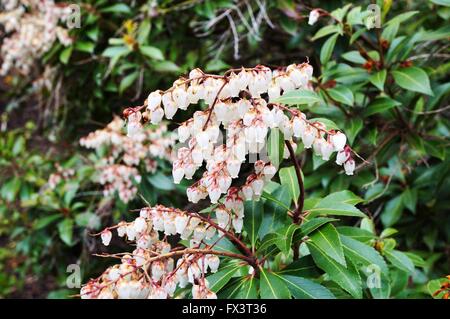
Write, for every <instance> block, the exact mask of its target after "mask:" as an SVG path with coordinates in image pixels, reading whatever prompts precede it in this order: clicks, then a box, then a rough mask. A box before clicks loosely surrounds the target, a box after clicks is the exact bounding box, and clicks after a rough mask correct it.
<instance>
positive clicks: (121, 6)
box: [99, 3, 131, 13]
mask: <svg viewBox="0 0 450 319" xmlns="http://www.w3.org/2000/svg"><path fill="white" fill-rule="evenodd" d="M99 11H100V12H103V13H131V9H130V7H129V6H128V5H126V4H125V3H116V4H114V5H112V6H109V7H106V8H103V9H100V10H99Z"/></svg>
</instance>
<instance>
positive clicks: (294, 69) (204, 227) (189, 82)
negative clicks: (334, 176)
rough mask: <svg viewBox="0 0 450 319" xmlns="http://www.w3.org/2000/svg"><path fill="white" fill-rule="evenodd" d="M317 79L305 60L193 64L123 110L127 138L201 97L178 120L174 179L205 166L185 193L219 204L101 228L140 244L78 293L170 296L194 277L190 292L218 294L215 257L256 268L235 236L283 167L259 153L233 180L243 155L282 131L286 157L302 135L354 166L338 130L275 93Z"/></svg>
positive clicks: (105, 238) (306, 142)
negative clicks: (222, 245)
mask: <svg viewBox="0 0 450 319" xmlns="http://www.w3.org/2000/svg"><path fill="white" fill-rule="evenodd" d="M311 77H312V67H311V66H310V65H309V64H306V63H304V64H300V65H296V64H293V65H290V66H288V67H287V68H285V69H279V70H274V71H272V70H270V69H269V68H267V67H265V66H261V65H259V66H256V67H255V68H251V69H246V68H242V69H237V70H230V71H227V72H226V73H225V74H224V75H223V76H218V75H211V74H205V73H204V72H203V71H201V70H199V69H195V70H193V71H191V72H190V74H189V77H188V78H180V79H178V80H177V81H175V82H174V84H173V86H172V87H171V88H170V89H168V90H166V91H160V90H158V91H154V92H152V93H150V94H149V96H148V98H147V100H146V102H145V104H144V105H143V106H141V107H136V108H129V109H126V110H125V111H124V115H126V116H127V118H128V135H129V136H130V137H131V138H133V137H134V136H139V135H140V134H142V131H143V130H144V129H145V124H143V122H145V121H149V122H151V123H153V124H157V123H160V122H161V121H162V119H163V118H164V117H166V118H167V119H172V118H173V117H174V116H175V114H176V113H177V111H178V110H179V109H181V110H186V109H187V108H188V107H189V106H190V105H191V104H197V103H199V102H201V101H203V103H204V104H205V105H206V109H204V110H198V111H196V112H194V114H193V117H192V118H189V119H188V120H187V121H185V122H183V123H181V124H180V125H179V127H178V140H179V141H180V142H181V143H185V145H184V146H183V147H180V148H179V149H178V151H177V154H176V158H175V160H174V162H173V169H172V174H173V179H174V182H175V183H180V182H181V180H182V179H187V180H191V179H193V178H194V175H195V173H196V172H197V171H198V170H199V169H200V168H202V167H205V170H204V171H203V173H202V176H201V178H200V179H198V180H197V181H195V182H194V183H192V184H191V186H190V187H188V189H187V198H188V200H189V201H190V202H192V203H197V202H199V201H200V200H203V199H206V198H209V200H210V202H211V203H212V204H214V205H213V206H211V207H210V208H209V210H208V211H209V214H208V215H207V217H206V216H203V215H201V214H199V213H191V212H188V211H183V210H179V209H174V208H167V207H164V206H161V205H158V206H155V207H147V208H144V209H142V210H140V216H139V217H138V218H136V219H135V220H134V221H133V222H131V223H126V222H121V223H119V224H118V225H117V226H113V227H109V228H107V229H105V230H104V231H103V232H101V233H100V234H99V235H100V236H101V238H102V242H103V243H104V244H105V245H109V243H110V241H111V237H112V233H111V230H112V229H117V234H118V235H119V236H120V237H126V238H127V240H128V241H131V242H134V243H135V244H136V249H135V250H134V251H133V252H132V253H131V254H126V255H120V256H121V264H119V265H115V266H112V267H110V268H108V269H107V270H106V271H105V272H104V273H103V275H102V276H100V277H99V278H97V279H95V280H91V281H90V282H89V283H88V284H87V285H85V286H84V287H83V288H82V290H81V297H82V298H168V297H172V296H174V293H175V291H176V290H177V287H181V288H183V287H186V286H187V285H188V284H191V285H192V286H191V295H192V297H193V298H215V297H216V296H215V294H214V293H213V292H212V291H211V290H210V289H209V284H208V282H207V280H206V279H205V275H206V274H207V273H208V272H215V271H217V268H218V267H219V263H220V259H219V257H218V256H228V257H231V258H240V259H242V260H244V261H245V262H246V264H247V265H248V266H249V270H253V271H254V270H255V269H256V268H257V267H260V265H259V264H258V263H259V261H258V260H256V259H252V252H251V251H249V250H248V248H247V247H245V245H244V244H242V242H240V240H239V239H238V237H237V236H239V234H240V233H241V232H242V229H243V221H244V201H246V200H254V201H255V200H259V198H260V196H261V195H262V193H263V189H264V186H265V184H266V183H267V182H268V181H270V180H271V179H272V177H273V176H274V175H275V174H276V172H277V169H278V168H277V167H276V166H275V165H273V164H272V163H271V162H270V160H268V157H267V156H259V158H258V159H257V160H255V161H254V163H253V169H252V171H251V172H250V173H246V175H245V176H244V177H245V181H244V182H243V183H240V185H233V180H234V179H237V178H238V177H242V174H240V172H241V167H242V166H243V165H244V164H245V161H246V160H247V158H249V159H250V158H251V157H252V155H254V154H259V155H261V153H262V152H263V151H264V150H265V149H266V147H267V143H266V139H267V136H268V135H269V133H270V131H271V130H273V129H278V130H279V131H280V132H281V133H282V136H283V138H284V140H285V144H286V146H285V154H284V155H286V156H291V155H292V154H291V150H292V149H295V148H296V145H297V143H298V142H302V143H303V146H304V148H306V149H309V148H312V150H313V152H314V153H315V154H316V155H317V156H320V157H321V158H322V159H323V160H329V159H330V158H331V156H332V154H333V153H335V152H337V156H336V163H337V164H338V165H343V166H344V169H345V172H346V173H347V174H348V175H351V174H353V170H354V168H355V162H354V160H353V159H352V151H351V149H350V147H349V146H348V145H346V142H347V138H346V136H345V135H344V134H343V133H342V132H339V131H336V130H327V128H326V126H325V125H324V124H323V123H321V122H318V121H309V120H307V118H306V115H305V114H304V113H302V112H300V111H299V110H297V109H290V108H288V107H286V106H285V105H283V104H280V103H277V100H276V99H277V98H279V97H280V96H282V95H283V94H285V93H286V92H289V91H291V90H295V89H299V88H302V89H306V90H312V86H311V84H310V79H311ZM144 108H145V110H144ZM141 111H143V112H141ZM222 135H224V136H225V139H224V140H223V141H221V140H220V138H221V136H222ZM288 146H289V147H288ZM170 236H179V238H180V239H181V240H183V242H182V243H179V246H175V247H172V246H171V244H170V243H169V242H168V238H169V237H170ZM223 237H227V238H228V239H229V240H231V241H232V242H234V243H235V244H237V245H238V246H239V247H240V250H241V251H243V254H242V255H236V256H234V255H233V256H231V255H227V254H229V253H225V252H221V251H218V250H215V249H214V247H215V245H216V244H217V243H218V242H219V241H220V239H221V238H223ZM161 238H162V239H161ZM249 256H250V257H249ZM244 265H245V264H244ZM249 273H252V271H250V272H249Z"/></svg>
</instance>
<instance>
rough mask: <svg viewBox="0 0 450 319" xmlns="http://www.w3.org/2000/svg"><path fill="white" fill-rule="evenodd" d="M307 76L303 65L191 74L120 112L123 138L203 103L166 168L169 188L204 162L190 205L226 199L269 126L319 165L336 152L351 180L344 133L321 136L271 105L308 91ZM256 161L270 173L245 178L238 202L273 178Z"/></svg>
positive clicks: (301, 117)
mask: <svg viewBox="0 0 450 319" xmlns="http://www.w3.org/2000/svg"><path fill="white" fill-rule="evenodd" d="M312 72H313V70H312V67H311V66H310V65H309V64H307V63H303V64H299V65H298V64H292V65H289V66H288V67H287V68H285V69H277V70H274V71H272V70H270V69H269V68H267V67H265V66H262V65H258V66H256V67H255V68H251V69H246V68H242V69H236V70H230V71H228V72H226V73H225V74H224V75H223V76H218V75H210V74H205V73H204V72H203V71H201V70H200V69H194V70H192V71H191V72H190V73H189V77H188V78H180V79H178V80H177V81H175V82H174V84H173V86H172V87H171V88H169V89H168V90H166V91H160V90H158V91H154V92H152V93H150V94H149V96H148V98H147V100H146V103H145V105H144V106H145V108H146V109H145V110H144V112H143V113H141V110H142V109H143V107H141V108H137V109H129V110H127V111H128V112H129V114H128V115H129V116H128V133H129V135H130V136H133V135H134V134H139V130H140V129H141V128H142V124H141V120H142V118H143V117H145V118H147V119H149V120H150V122H151V123H154V124H156V123H159V122H160V121H161V120H162V118H163V117H164V116H165V117H166V118H167V119H172V118H173V116H174V115H175V114H176V112H177V111H178V110H179V109H181V110H186V109H187V108H188V107H189V106H190V105H192V104H197V103H199V101H200V100H203V101H204V103H205V104H206V105H207V106H208V107H207V108H206V110H199V111H196V112H195V113H194V115H193V117H192V118H190V119H188V120H187V121H185V122H183V123H181V124H180V126H179V127H178V139H179V141H180V142H182V143H183V142H184V143H186V145H185V146H184V147H181V148H179V149H178V153H177V158H176V160H175V161H174V163H173V170H172V172H173V179H174V182H175V183H179V182H180V181H181V180H182V179H183V178H185V179H187V180H190V179H192V178H193V176H194V174H195V173H196V171H197V170H198V169H199V168H200V167H202V166H203V165H204V164H206V166H205V167H206V171H205V172H204V173H203V176H202V177H201V179H200V180H198V181H197V182H195V183H194V184H193V185H192V186H191V187H189V189H188V191H187V196H188V199H189V200H190V201H191V202H194V203H196V202H198V201H199V200H201V199H204V198H206V197H209V199H210V201H211V203H217V202H218V201H219V200H220V198H221V197H222V195H224V194H228V190H229V188H230V187H231V185H232V181H233V179H235V178H237V177H238V176H239V171H240V167H241V165H242V164H243V163H244V162H245V161H246V158H247V155H248V154H258V153H261V152H262V151H263V150H264V149H265V147H266V139H267V137H268V134H269V132H270V130H271V129H275V128H277V129H279V130H280V131H281V132H282V133H283V136H284V139H285V141H286V142H287V143H291V145H292V146H293V147H295V146H296V141H301V142H303V145H304V147H305V148H313V150H314V153H315V154H316V155H318V156H320V157H322V159H323V160H329V159H330V157H331V155H332V154H333V153H334V152H340V153H342V152H343V153H344V154H345V158H344V157H343V155H342V154H341V155H340V156H339V160H337V161H336V163H337V164H339V165H344V168H345V171H346V173H347V174H348V175H351V174H352V173H353V169H354V161H353V160H352V158H351V153H350V151H349V150H350V149H349V148H348V147H347V148H346V141H347V139H346V136H345V134H343V133H342V132H339V131H335V130H327V129H326V126H325V125H324V124H323V123H321V122H317V121H316V122H311V121H308V120H307V119H306V116H305V114H304V113H302V112H300V111H298V110H296V109H289V108H287V107H286V106H284V105H282V104H279V103H276V102H275V101H276V99H277V98H279V97H280V96H282V95H283V94H284V93H286V92H289V91H292V90H295V89H299V88H302V89H307V90H312V86H311V84H310V79H311V77H312ZM222 133H224V134H222ZM223 135H224V136H225V139H224V140H223V141H222V140H220V138H221V137H222V136H223ZM344 149H345V150H344ZM286 154H288V152H287V150H286ZM260 160H262V161H263V162H262V163H259V164H258V167H257V165H256V163H255V171H258V172H259V173H261V172H262V171H264V172H269V173H268V174H265V175H266V176H265V177H264V178H263V177H261V174H259V173H257V175H256V177H251V176H249V178H250V180H248V181H247V183H246V184H245V185H243V186H241V187H240V190H239V192H238V193H240V198H244V199H247V200H250V199H257V198H258V197H259V195H261V190H262V188H263V186H264V181H267V180H270V178H271V177H273V175H274V174H275V173H276V169H275V168H274V167H273V166H272V165H271V164H270V163H269V162H268V160H267V159H264V158H261V159H260ZM352 163H353V164H352ZM267 176H268V178H267Z"/></svg>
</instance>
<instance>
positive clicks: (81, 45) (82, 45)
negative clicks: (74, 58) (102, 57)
mask: <svg viewBox="0 0 450 319" xmlns="http://www.w3.org/2000/svg"><path fill="white" fill-rule="evenodd" d="M94 49H95V43H92V42H89V41H77V42H75V50H77V51H80V52H86V53H94Z"/></svg>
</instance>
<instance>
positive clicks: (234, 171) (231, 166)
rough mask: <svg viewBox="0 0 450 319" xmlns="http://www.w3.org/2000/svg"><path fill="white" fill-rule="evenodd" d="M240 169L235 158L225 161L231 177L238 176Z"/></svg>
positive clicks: (239, 164)
mask: <svg viewBox="0 0 450 319" xmlns="http://www.w3.org/2000/svg"><path fill="white" fill-rule="evenodd" d="M240 169H241V163H240V162H239V161H237V160H229V161H227V171H228V174H230V176H231V178H237V177H238V176H239V170H240Z"/></svg>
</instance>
